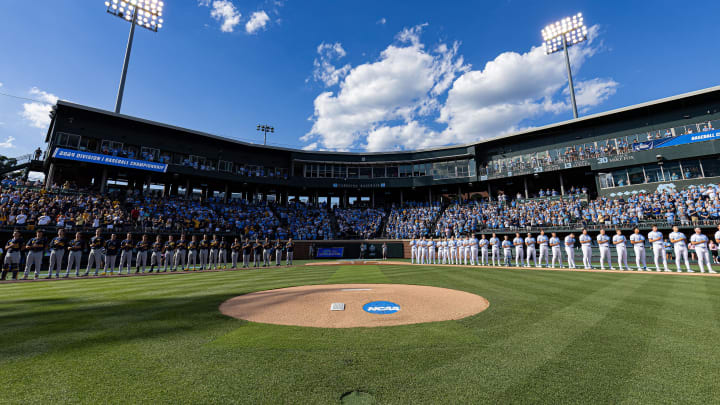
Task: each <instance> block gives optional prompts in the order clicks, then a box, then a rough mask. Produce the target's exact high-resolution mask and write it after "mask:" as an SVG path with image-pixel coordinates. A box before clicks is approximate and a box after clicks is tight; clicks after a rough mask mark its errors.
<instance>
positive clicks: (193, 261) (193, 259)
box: [187, 235, 198, 271]
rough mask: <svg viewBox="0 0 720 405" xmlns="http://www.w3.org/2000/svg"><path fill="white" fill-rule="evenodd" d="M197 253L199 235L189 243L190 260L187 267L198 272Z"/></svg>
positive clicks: (193, 237)
mask: <svg viewBox="0 0 720 405" xmlns="http://www.w3.org/2000/svg"><path fill="white" fill-rule="evenodd" d="M197 253H198V240H197V235H193V236H192V240H191V241H190V243H188V259H187V267H188V269H189V270H193V271H195V270H197Z"/></svg>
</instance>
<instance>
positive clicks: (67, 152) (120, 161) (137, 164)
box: [53, 148, 168, 173]
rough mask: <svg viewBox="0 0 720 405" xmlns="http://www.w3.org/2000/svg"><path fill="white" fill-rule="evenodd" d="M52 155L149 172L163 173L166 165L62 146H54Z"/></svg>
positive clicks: (59, 157)
mask: <svg viewBox="0 0 720 405" xmlns="http://www.w3.org/2000/svg"><path fill="white" fill-rule="evenodd" d="M53 157H54V158H58V159H66V160H75V161H78V162H88V163H97V164H100V165H108V166H118V167H125V168H128V169H139V170H149V171H151V172H160V173H165V172H166V171H167V166H168V165H167V164H165V163H155V162H147V161H144V160H136V159H128V158H124V157H119V156H110V155H101V154H99V153H91V152H82V151H77V150H72V149H63V148H56V149H55V151H54V152H53Z"/></svg>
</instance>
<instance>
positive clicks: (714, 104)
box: [43, 86, 720, 207]
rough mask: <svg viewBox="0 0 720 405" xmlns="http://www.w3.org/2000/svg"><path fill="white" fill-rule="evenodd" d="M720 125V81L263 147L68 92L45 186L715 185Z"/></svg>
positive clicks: (414, 196)
mask: <svg viewBox="0 0 720 405" xmlns="http://www.w3.org/2000/svg"><path fill="white" fill-rule="evenodd" d="M719 129H720V86H719V87H713V88H709V89H705V90H701V91H696V92H692V93H687V94H682V95H678V96H674V97H669V98H665V99H661V100H656V101H652V102H648V103H644V104H638V105H635V106H631V107H627V108H622V109H618V110H613V111H609V112H605V113H601V114H595V115H592V116H587V117H583V118H580V119H575V120H571V121H566V122H561V123H557V124H553V125H548V126H544V127H541V128H535V129H532V130H528V131H524V132H519V133H514V134H510V135H506V136H500V137H496V138H493V139H490V140H486V141H480V142H477V143H473V144H469V145H462V146H451V147H442V148H435V149H428V150H418V151H403V152H383V153H340V152H314V151H303V150H296V149H287V148H279V147H272V146H263V145H257V144H252V143H246V142H240V141H237V140H233V139H229V138H223V137H219V136H215V135H211V134H207V133H203V132H198V131H193V130H188V129H184V128H179V127H175V126H171V125H167V124H162V123H157V122H152V121H148V120H145V119H140V118H136V117H130V116H126V115H121V114H115V113H112V112H109V111H103V110H99V109H95V108H92V107H87V106H82V105H78V104H73V103H69V102H65V101H59V102H58V103H57V105H56V106H55V108H54V110H53V113H52V121H51V124H50V127H49V129H48V132H47V137H46V142H47V144H48V145H47V152H46V157H45V160H44V162H43V170H44V172H45V174H46V186H47V187H50V185H52V184H59V185H62V184H63V183H65V182H66V181H71V182H73V183H74V184H75V185H76V186H77V187H81V188H90V189H94V190H96V191H108V190H110V189H117V188H128V189H134V190H143V191H147V190H156V192H162V193H164V195H166V196H168V195H169V196H187V197H192V196H203V197H208V196H221V197H224V198H243V199H268V200H275V201H278V202H286V201H288V200H291V199H294V198H295V199H302V200H305V199H307V200H308V201H310V202H311V203H317V202H327V203H329V204H330V205H338V206H341V207H344V206H347V205H350V204H352V203H354V202H356V201H361V202H364V203H366V204H367V205H369V206H387V205H389V204H391V203H401V202H404V201H437V200H439V199H441V198H442V197H449V198H454V197H456V196H457V195H461V196H463V197H465V198H467V197H469V196H471V195H472V194H480V195H481V196H488V195H490V196H495V195H497V192H498V191H503V192H504V193H505V194H510V195H513V196H514V195H516V194H517V193H519V194H520V195H521V196H524V197H525V198H528V197H530V195H531V194H532V193H533V192H534V191H537V190H538V189H555V190H557V191H558V192H559V194H561V195H564V194H566V193H567V192H568V188H569V187H570V186H584V187H587V188H588V190H589V193H590V194H591V195H593V196H594V195H596V194H597V195H600V196H605V195H607V196H615V195H622V194H629V193H632V192H634V191H640V190H645V191H648V192H652V191H654V190H656V189H657V188H658V187H677V188H681V187H684V186H686V185H688V184H692V183H706V182H707V183H716V184H717V183H718V182H720V161H719V159H718V157H719V156H720V142H717V140H718V139H720V130H719ZM478 135H479V136H481V135H482V134H478ZM160 190H161V191H160Z"/></svg>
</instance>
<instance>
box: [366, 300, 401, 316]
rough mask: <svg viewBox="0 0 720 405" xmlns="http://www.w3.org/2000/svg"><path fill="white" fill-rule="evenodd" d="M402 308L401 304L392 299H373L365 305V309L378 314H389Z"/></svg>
mask: <svg viewBox="0 0 720 405" xmlns="http://www.w3.org/2000/svg"><path fill="white" fill-rule="evenodd" d="M399 310H400V305H398V304H396V303H394V302H390V301H373V302H368V303H367V304H365V305H363V311H365V312H368V313H371V314H378V315H389V314H394V313H395V312H398V311H399Z"/></svg>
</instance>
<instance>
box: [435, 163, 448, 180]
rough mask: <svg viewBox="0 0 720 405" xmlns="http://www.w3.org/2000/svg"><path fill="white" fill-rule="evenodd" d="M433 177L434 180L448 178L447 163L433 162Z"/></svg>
mask: <svg viewBox="0 0 720 405" xmlns="http://www.w3.org/2000/svg"><path fill="white" fill-rule="evenodd" d="M433 178H434V179H436V180H441V179H447V178H448V164H447V162H435V163H433Z"/></svg>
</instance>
